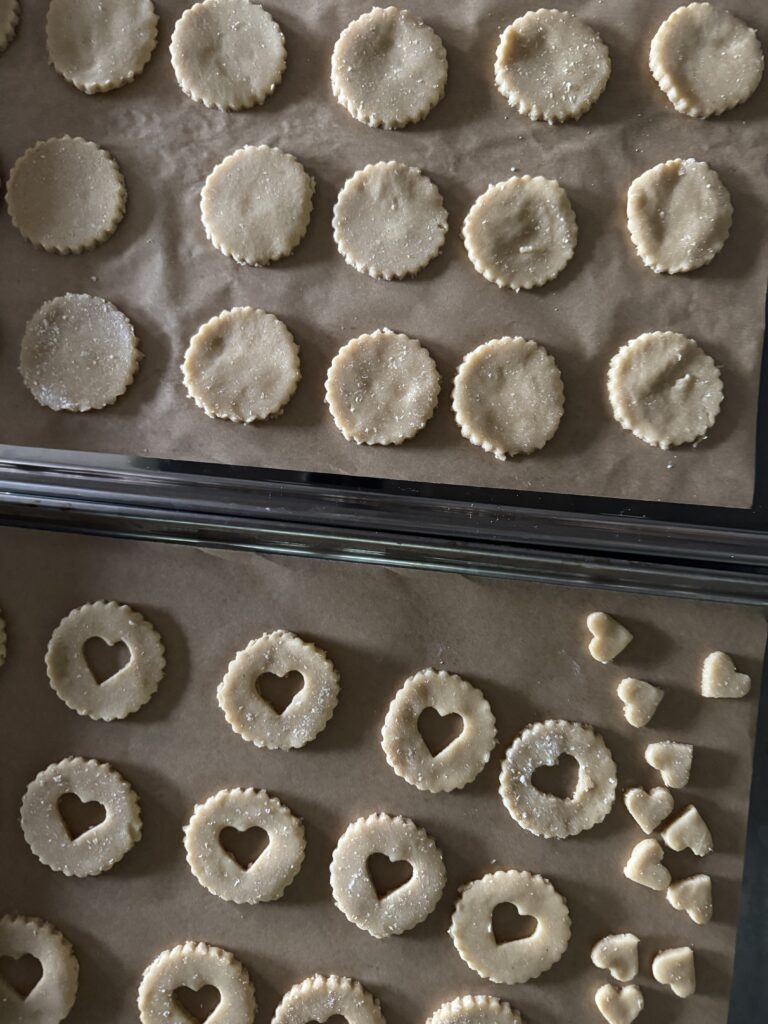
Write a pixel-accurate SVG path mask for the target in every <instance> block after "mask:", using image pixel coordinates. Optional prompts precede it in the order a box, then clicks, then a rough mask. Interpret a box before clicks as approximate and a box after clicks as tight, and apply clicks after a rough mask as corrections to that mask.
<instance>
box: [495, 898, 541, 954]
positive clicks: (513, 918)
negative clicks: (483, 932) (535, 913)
mask: <svg viewBox="0 0 768 1024" xmlns="http://www.w3.org/2000/svg"><path fill="white" fill-rule="evenodd" d="M537 927H538V921H537V920H536V918H535V917H529V916H528V915H527V914H521V913H520V911H519V910H518V909H517V907H516V906H515V905H514V903H499V904H497V906H495V907H494V908H493V915H492V917H491V930H492V931H493V937H494V939H495V940H496V945H497V946H503V945H504V943H505V942H517V941H518V939H527V938H530V936H531V935H533V933H534V932H535V931H536V928H537Z"/></svg>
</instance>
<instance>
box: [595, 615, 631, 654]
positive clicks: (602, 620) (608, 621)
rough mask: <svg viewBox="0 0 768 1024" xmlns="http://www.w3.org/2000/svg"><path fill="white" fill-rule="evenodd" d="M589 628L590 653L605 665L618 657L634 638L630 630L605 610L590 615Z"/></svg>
mask: <svg viewBox="0 0 768 1024" xmlns="http://www.w3.org/2000/svg"><path fill="white" fill-rule="evenodd" d="M587 629H588V630H589V632H590V633H591V634H592V639H591V640H590V642H589V653H590V654H591V655H592V657H593V658H594V659H595V661H599V662H600V663H601V664H603V665H607V664H608V662H609V661H613V659H614V658H617V657H618V656H619V655H620V654H621V652H622V651H623V650H624V648H625V647H626V646H627V644H628V643H630V642H631V640H632V634H631V633H630V632H629V630H628V629H627V628H626V627H625V626H622V624H621V623H620V622H617V621H616V619H613V618H611V616H610V615H606V614H605V612H592V614H591V615H588V616H587Z"/></svg>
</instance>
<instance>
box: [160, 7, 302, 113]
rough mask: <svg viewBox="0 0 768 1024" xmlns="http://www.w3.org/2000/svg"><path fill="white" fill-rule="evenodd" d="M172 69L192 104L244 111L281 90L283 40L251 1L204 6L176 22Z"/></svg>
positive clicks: (267, 16)
mask: <svg viewBox="0 0 768 1024" xmlns="http://www.w3.org/2000/svg"><path fill="white" fill-rule="evenodd" d="M171 64H172V65H173V70H174V72H175V74H176V80H177V82H178V83H179V85H180V86H181V89H182V90H183V92H185V93H186V94H187V96H189V97H191V98H192V99H193V100H196V101H197V102H198V103H203V104H205V106H206V107H216V108H217V109H218V110H246V109H247V108H249V107H256V106H259V105H260V104H262V103H263V102H264V100H266V98H267V97H268V96H271V95H272V93H273V92H274V91H275V89H276V88H277V86H278V85H279V84H280V81H281V80H282V77H283V72H284V71H285V64H286V54H285V37H284V36H283V33H282V31H281V29H280V26H279V25H278V24H277V22H276V21H275V19H274V18H273V17H272V16H271V14H269V13H268V12H267V11H265V10H264V8H263V7H262V6H261V5H260V4H257V3H254V2H253V0H203V2H202V3H197V4H193V5H192V7H189V8H187V10H186V11H184V13H183V14H182V15H181V17H180V18H179V20H178V21H177V22H176V27H175V28H174V30H173V35H172V37H171Z"/></svg>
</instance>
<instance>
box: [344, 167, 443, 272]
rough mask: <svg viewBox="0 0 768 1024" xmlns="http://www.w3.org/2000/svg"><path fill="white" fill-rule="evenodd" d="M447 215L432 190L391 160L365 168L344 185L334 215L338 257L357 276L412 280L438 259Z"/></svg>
mask: <svg viewBox="0 0 768 1024" xmlns="http://www.w3.org/2000/svg"><path fill="white" fill-rule="evenodd" d="M447 230H448V214H447V213H446V212H445V207H444V206H443V199H442V196H441V195H440V193H439V192H438V190H437V186H436V185H435V184H434V183H433V182H432V181H430V179H429V178H428V177H427V176H426V175H425V174H422V172H421V171H419V170H418V169H417V168H416V167H408V166H407V164H401V163H398V162H397V161H396V160H390V161H388V162H382V163H378V164H368V166H367V167H364V168H363V169H362V170H360V171H356V172H355V174H353V175H352V177H351V178H350V179H349V180H348V181H347V182H345V184H344V187H343V188H342V190H341V192H339V198H338V199H337V201H336V206H335V207H334V210H333V237H334V239H335V241H336V245H337V246H338V249H339V252H340V253H341V255H342V256H343V257H344V259H345V260H346V261H347V263H348V264H349V265H350V266H351V267H354V268H355V270H357V271H359V272H360V273H361V274H369V275H370V276H371V277H380V278H384V280H385V281H391V280H392V279H393V278H403V277H407V276H408V275H409V274H417V273H418V272H419V271H420V270H422V269H423V268H424V267H426V265H427V264H428V263H429V262H430V261H431V260H433V259H434V258H435V256H437V254H438V253H439V252H440V250H441V249H442V247H443V242H444V240H445V233H446V231H447Z"/></svg>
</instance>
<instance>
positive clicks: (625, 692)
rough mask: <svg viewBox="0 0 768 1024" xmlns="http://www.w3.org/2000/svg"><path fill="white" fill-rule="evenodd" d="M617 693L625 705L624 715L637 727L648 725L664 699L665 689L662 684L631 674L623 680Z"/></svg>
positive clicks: (617, 688)
mask: <svg viewBox="0 0 768 1024" xmlns="http://www.w3.org/2000/svg"><path fill="white" fill-rule="evenodd" d="M616 693H617V694H618V697H619V700H620V701H621V702H622V704H623V705H624V717H625V718H626V720H627V721H628V722H629V724H630V725H632V726H634V727H635V729H641V728H642V727H643V726H644V725H648V723H649V722H650V720H651V719H652V718H653V716H654V715H655V714H656V711H657V709H658V707H659V704H661V702H662V700H663V699H664V691H663V690H662V688H661V687H660V686H654V685H653V683H646V681H645V680H644V679H633V678H632V677H631V676H628V677H627V678H626V679H622V680H621V682H620V683H619V685H618V686H617V687H616Z"/></svg>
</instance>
